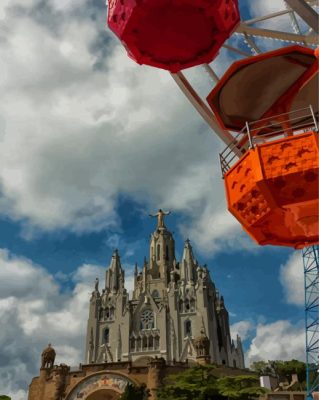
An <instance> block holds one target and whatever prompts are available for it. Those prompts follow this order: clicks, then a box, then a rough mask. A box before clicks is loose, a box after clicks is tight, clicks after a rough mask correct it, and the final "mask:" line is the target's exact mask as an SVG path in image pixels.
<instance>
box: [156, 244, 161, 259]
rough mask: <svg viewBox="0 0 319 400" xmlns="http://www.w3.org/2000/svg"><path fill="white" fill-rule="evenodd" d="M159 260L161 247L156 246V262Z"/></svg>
mask: <svg viewBox="0 0 319 400" xmlns="http://www.w3.org/2000/svg"><path fill="white" fill-rule="evenodd" d="M160 258H161V246H160V245H159V244H158V245H157V260H159V259H160Z"/></svg>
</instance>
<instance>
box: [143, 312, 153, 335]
mask: <svg viewBox="0 0 319 400" xmlns="http://www.w3.org/2000/svg"><path fill="white" fill-rule="evenodd" d="M153 328H154V314H153V311H152V310H149V309H146V310H144V311H143V312H142V314H141V329H142V330H145V329H153Z"/></svg>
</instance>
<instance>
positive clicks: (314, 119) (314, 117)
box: [309, 104, 318, 131]
mask: <svg viewBox="0 0 319 400" xmlns="http://www.w3.org/2000/svg"><path fill="white" fill-rule="evenodd" d="M309 108H310V112H311V115H312V118H313V122H314V124H315V129H316V131H318V125H317V121H316V116H315V113H314V112H313V108H312V105H311V104H310V106H309Z"/></svg>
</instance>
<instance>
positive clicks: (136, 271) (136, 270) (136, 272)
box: [134, 263, 138, 276]
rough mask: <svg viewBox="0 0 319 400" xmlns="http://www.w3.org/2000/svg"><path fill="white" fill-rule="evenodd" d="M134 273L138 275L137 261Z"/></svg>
mask: <svg viewBox="0 0 319 400" xmlns="http://www.w3.org/2000/svg"><path fill="white" fill-rule="evenodd" d="M134 275H135V276H137V275H138V267H137V263H135V266H134Z"/></svg>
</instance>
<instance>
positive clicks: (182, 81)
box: [171, 72, 241, 155]
mask: <svg viewBox="0 0 319 400" xmlns="http://www.w3.org/2000/svg"><path fill="white" fill-rule="evenodd" d="M171 76H172V78H173V79H174V81H175V82H176V83H177V85H178V86H179V88H180V89H181V91H182V92H183V93H184V95H185V96H186V97H187V98H188V100H189V101H190V102H191V104H192V105H193V107H194V108H195V109H196V110H197V111H198V113H199V114H200V115H201V116H202V118H203V119H204V120H205V122H206V123H207V124H208V125H209V127H210V128H211V129H212V130H213V131H214V132H215V134H216V135H217V136H218V137H219V138H220V139H221V140H222V141H223V142H224V143H225V144H226V145H230V144H234V138H233V136H232V135H231V134H230V133H229V132H228V131H226V130H224V129H222V127H221V126H220V125H219V123H218V122H217V120H216V117H215V115H214V114H213V112H212V111H211V110H210V109H209V108H208V106H207V105H206V103H205V102H204V101H203V100H202V98H201V97H200V96H199V95H198V93H197V92H196V91H195V89H194V88H193V87H192V85H191V84H190V83H189V82H188V80H187V78H186V76H185V75H184V74H183V73H182V72H177V73H176V74H174V73H171ZM234 152H235V153H236V155H240V154H241V153H240V150H239V149H237V147H235V149H234ZM237 153H238V154H237Z"/></svg>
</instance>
